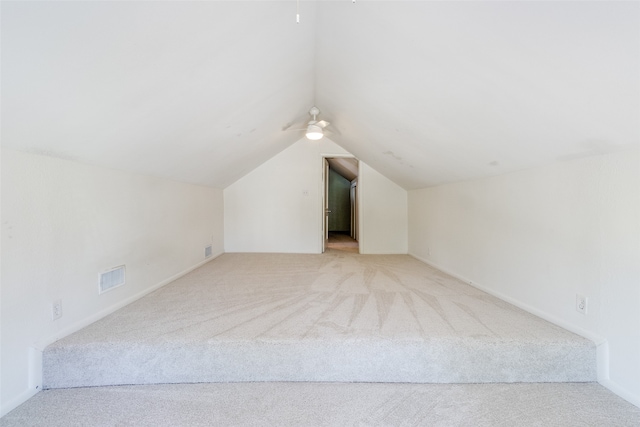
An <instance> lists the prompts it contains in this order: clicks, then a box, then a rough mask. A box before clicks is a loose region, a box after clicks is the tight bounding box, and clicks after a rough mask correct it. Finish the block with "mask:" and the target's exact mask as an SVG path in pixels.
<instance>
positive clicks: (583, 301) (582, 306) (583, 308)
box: [576, 294, 587, 314]
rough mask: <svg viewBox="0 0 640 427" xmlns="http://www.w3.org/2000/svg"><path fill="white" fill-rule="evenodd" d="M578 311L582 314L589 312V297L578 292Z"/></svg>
mask: <svg viewBox="0 0 640 427" xmlns="http://www.w3.org/2000/svg"><path fill="white" fill-rule="evenodd" d="M576 311H577V312H578V313H581V314H587V297H585V296H584V295H580V294H576Z"/></svg>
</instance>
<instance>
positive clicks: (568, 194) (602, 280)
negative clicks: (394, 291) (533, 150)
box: [409, 150, 640, 405]
mask: <svg viewBox="0 0 640 427" xmlns="http://www.w3.org/2000/svg"><path fill="white" fill-rule="evenodd" d="M639 170H640V157H639V154H638V151H637V150H632V151H626V152H621V153H616V154H609V155H601V156H593V157H588V158H583V159H579V160H573V161H570V162H563V163H557V164H555V165H551V166H548V167H544V168H537V169H531V170H526V171H522V172H517V173H511V174H507V175H502V176H496V177H492V178H486V179H479V180H475V181H469V182H462V183H456V184H450V185H442V186H438V187H432V188H426V189H421V190H414V191H410V192H409V236H410V237H409V253H410V254H412V255H414V256H416V257H418V258H420V259H422V260H424V261H426V262H428V263H430V264H433V265H435V266H436V267H438V268H440V269H442V270H444V271H447V272H449V273H452V274H454V275H456V276H458V277H460V278H463V279H464V280H467V281H470V282H473V284H474V285H476V286H478V287H481V288H484V289H486V290H488V291H489V292H491V293H494V294H496V295H498V296H502V297H504V298H505V299H507V300H509V301H512V302H514V303H516V304H517V305H520V306H521V307H524V308H526V309H529V310H530V311H532V312H534V313H536V314H539V315H542V316H543V317H546V318H547V319H549V320H552V321H554V322H556V323H558V324H560V325H562V326H565V327H567V328H568V329H571V330H574V331H577V332H579V333H582V334H584V335H586V336H589V337H592V338H594V339H595V340H599V339H602V338H604V339H605V340H606V343H605V344H604V345H603V346H601V348H600V349H599V365H600V366H599V380H600V381H601V383H603V384H604V385H606V386H607V387H609V388H610V389H611V390H613V391H614V392H616V393H618V394H619V395H621V396H622V397H624V398H626V399H627V400H629V401H631V402H633V403H635V404H636V405H640V363H639V361H640V175H639ZM576 293H580V294H583V295H585V296H587V297H588V298H589V300H588V313H587V314H586V315H582V314H580V313H578V312H577V311H576V310H575V298H576ZM607 351H608V355H607ZM607 356H608V358H609V361H610V363H607ZM607 367H608V368H609V372H607Z"/></svg>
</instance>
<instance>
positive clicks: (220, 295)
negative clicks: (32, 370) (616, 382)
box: [43, 252, 596, 388]
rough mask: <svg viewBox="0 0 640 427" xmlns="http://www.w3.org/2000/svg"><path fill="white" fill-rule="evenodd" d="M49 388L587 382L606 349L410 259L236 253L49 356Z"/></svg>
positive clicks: (64, 341) (57, 346)
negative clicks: (601, 350) (598, 351)
mask: <svg viewBox="0 0 640 427" xmlns="http://www.w3.org/2000/svg"><path fill="white" fill-rule="evenodd" d="M43 374H44V386H45V388H59V387H80V386H99V385H115V384H152V383H196V382H235V381H336V382H354V381H355V382H424V383H482V382H581V381H595V379H596V351H595V346H594V344H593V343H592V342H591V341H589V340H586V339H584V338H581V337H579V336H577V335H575V334H572V333H569V332H567V331H566V330H564V329H562V328H559V327H556V326H554V325H552V324H550V323H548V322H546V321H544V320H541V319H539V318H537V317H535V316H532V315H530V314H528V313H526V312H524V311H522V310H520V309H518V308H516V307H514V306H512V305H510V304H507V303H505V302H503V301H501V300H499V299H497V298H494V297H492V296H490V295H487V294H486V293H484V292H481V291H479V290H477V289H475V288H473V287H471V286H469V285H467V284H464V283H462V282H460V281H459V280H457V279H454V278H452V277H450V276H447V275H445V274H443V273H441V272H439V271H437V270H435V269H433V268H431V267H429V266H427V265H425V264H424V263H422V262H420V261H417V260H415V259H414V258H411V257H410V256H407V255H359V254H351V253H344V252H328V253H325V254H322V255H301V254H225V255H223V256H221V257H219V258H218V259H216V260H214V261H212V262H210V263H208V264H206V265H205V266H203V267H201V268H199V269H197V270H195V271H193V272H192V273H190V274H189V275H187V276H184V277H183V278H181V279H179V280H177V281H175V282H174V283H172V284H170V285H167V286H165V287H163V288H162V289H159V290H158V291H156V292H154V293H152V294H150V295H148V296H146V297H144V298H142V299H140V300H138V301H136V302H135V303H133V304H131V305H129V306H127V307H125V308H123V309H121V310H119V311H117V312H116V313H114V314H112V315H110V316H108V317H106V318H104V319H102V320H100V321H98V322H96V323H94V324H92V325H90V326H89V327H87V328H85V329H83V330H81V331H79V332H77V333H75V334H73V335H71V336H69V337H66V338H64V339H62V340H60V341H58V342H56V343H54V344H52V345H51V346H49V347H48V348H47V349H45V353H44V372H43Z"/></svg>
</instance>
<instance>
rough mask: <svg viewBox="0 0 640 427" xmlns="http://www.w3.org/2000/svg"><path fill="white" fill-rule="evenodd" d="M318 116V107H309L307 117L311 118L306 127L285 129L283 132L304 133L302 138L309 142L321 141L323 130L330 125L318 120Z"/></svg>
mask: <svg viewBox="0 0 640 427" xmlns="http://www.w3.org/2000/svg"><path fill="white" fill-rule="evenodd" d="M319 114H320V109H319V108H318V107H315V106H314V107H311V109H310V110H309V115H310V116H312V117H313V118H312V119H311V120H309V122H308V123H307V126H306V127H304V128H296V129H291V128H290V127H285V128H284V129H283V130H295V131H304V136H305V137H307V139H310V140H311V141H317V140H319V139H322V137H323V136H324V128H326V127H327V126H329V124H330V123H329V122H328V121H326V120H318V115H319Z"/></svg>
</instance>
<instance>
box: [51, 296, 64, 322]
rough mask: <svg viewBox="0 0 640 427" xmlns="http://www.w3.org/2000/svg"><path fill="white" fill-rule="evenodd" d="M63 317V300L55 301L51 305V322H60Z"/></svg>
mask: <svg viewBox="0 0 640 427" xmlns="http://www.w3.org/2000/svg"><path fill="white" fill-rule="evenodd" d="M61 317H62V300H57V301H54V302H53V304H51V320H58V319H59V318H61Z"/></svg>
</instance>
